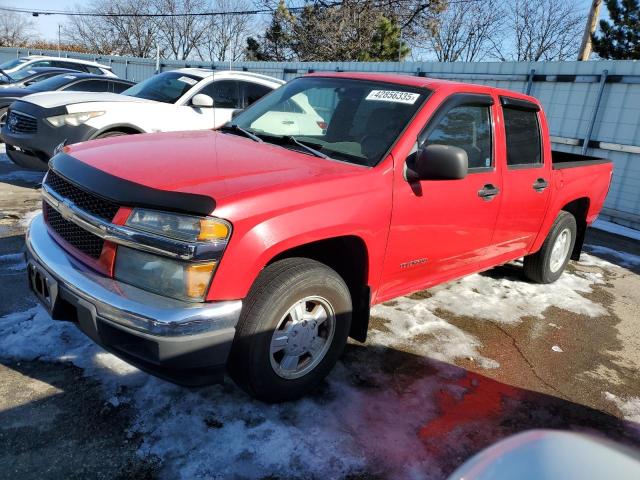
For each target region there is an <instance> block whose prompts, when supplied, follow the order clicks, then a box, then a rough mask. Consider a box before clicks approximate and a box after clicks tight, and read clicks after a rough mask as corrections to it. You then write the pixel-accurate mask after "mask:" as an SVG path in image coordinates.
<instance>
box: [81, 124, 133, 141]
mask: <svg viewBox="0 0 640 480" xmlns="http://www.w3.org/2000/svg"><path fill="white" fill-rule="evenodd" d="M110 132H123V133H126V134H127V135H137V134H139V133H145V132H144V130H142V129H141V128H140V127H137V126H136V125H132V124H130V123H119V124H115V125H108V126H106V127H103V128H101V129H99V130H97V131H95V132H93V134H92V135H91V138H89V140H93V139H95V138H96V137H98V136H100V135H103V134H105V133H110Z"/></svg>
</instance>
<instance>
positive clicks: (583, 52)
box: [578, 0, 602, 62]
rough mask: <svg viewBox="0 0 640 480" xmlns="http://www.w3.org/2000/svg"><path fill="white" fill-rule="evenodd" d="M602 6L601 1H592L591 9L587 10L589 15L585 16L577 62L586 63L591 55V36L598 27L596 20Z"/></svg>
mask: <svg viewBox="0 0 640 480" xmlns="http://www.w3.org/2000/svg"><path fill="white" fill-rule="evenodd" d="M601 6H602V0H593V1H592V2H591V7H590V8H589V15H588V16H587V24H586V25H585V27H584V33H583V35H582V44H581V45H580V52H579V53H578V60H579V61H581V62H586V61H587V60H589V56H590V55H591V35H592V34H594V33H595V32H596V27H597V26H598V18H599V17H600V7H601Z"/></svg>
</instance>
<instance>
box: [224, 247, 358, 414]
mask: <svg viewBox="0 0 640 480" xmlns="http://www.w3.org/2000/svg"><path fill="white" fill-rule="evenodd" d="M350 325H351V296H350V294H349V289H348V287H347V285H346V284H345V282H344V280H343V279H342V278H341V277H340V276H339V275H338V274H337V273H336V272H335V271H334V270H332V269H331V268H329V267H327V266H326V265H324V264H322V263H319V262H316V261H314V260H310V259H306V258H289V259H284V260H280V261H277V262H274V263H273V264H271V265H269V266H268V267H266V268H265V269H264V270H263V271H262V273H261V274H260V276H259V277H258V279H257V280H256V282H255V284H254V285H253V287H252V288H251V291H250V292H249V295H248V296H247V299H246V300H245V305H244V307H243V310H242V314H241V316H240V321H239V322H238V327H237V330H236V338H235V339H234V343H233V347H232V349H231V356H230V360H229V373H230V374H231V376H232V378H233V379H234V380H235V382H236V383H237V384H238V385H239V386H240V387H241V388H242V389H244V390H245V391H246V392H247V393H249V394H250V395H252V396H254V397H256V398H258V399H260V400H263V401H267V402H282V401H286V400H293V399H295V398H298V397H300V396H302V395H304V394H305V393H307V392H308V391H309V390H311V389H312V388H313V387H315V386H316V385H318V384H319V383H320V382H321V381H322V380H323V379H324V377H325V376H326V375H327V374H328V373H329V372H330V371H331V369H332V368H333V366H334V365H335V363H336V362H337V360H338V358H339V356H340V354H341V353H342V351H343V349H344V346H345V344H346V342H347V336H348V334H349V328H350Z"/></svg>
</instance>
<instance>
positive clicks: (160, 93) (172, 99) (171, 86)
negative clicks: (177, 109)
mask: <svg viewBox="0 0 640 480" xmlns="http://www.w3.org/2000/svg"><path fill="white" fill-rule="evenodd" d="M199 81H200V79H199V78H198V77H194V76H192V75H186V74H184V73H181V72H163V73H160V74H158V75H154V76H153V77H151V78H148V79H147V80H145V81H144V82H140V83H138V84H137V85H134V86H133V87H131V88H127V89H126V90H125V91H124V92H122V95H128V96H130V97H138V98H146V99H147V100H155V101H156V102H164V103H176V102H177V101H178V99H179V98H180V97H182V96H183V95H184V94H185V93H187V91H189V89H191V87H193V86H194V85H195V84H196V83H198V82H199Z"/></svg>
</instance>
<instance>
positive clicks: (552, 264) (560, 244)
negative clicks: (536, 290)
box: [549, 228, 571, 273]
mask: <svg viewBox="0 0 640 480" xmlns="http://www.w3.org/2000/svg"><path fill="white" fill-rule="evenodd" d="M570 247H571V230H569V229H568V228H565V229H564V230H562V232H560V235H558V237H557V238H556V241H555V243H554V244H553V248H552V249H551V256H550V258H549V269H550V270H551V272H553V273H556V272H557V271H558V270H560V269H561V268H562V266H563V265H564V262H565V260H566V259H567V255H569V248H570Z"/></svg>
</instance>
